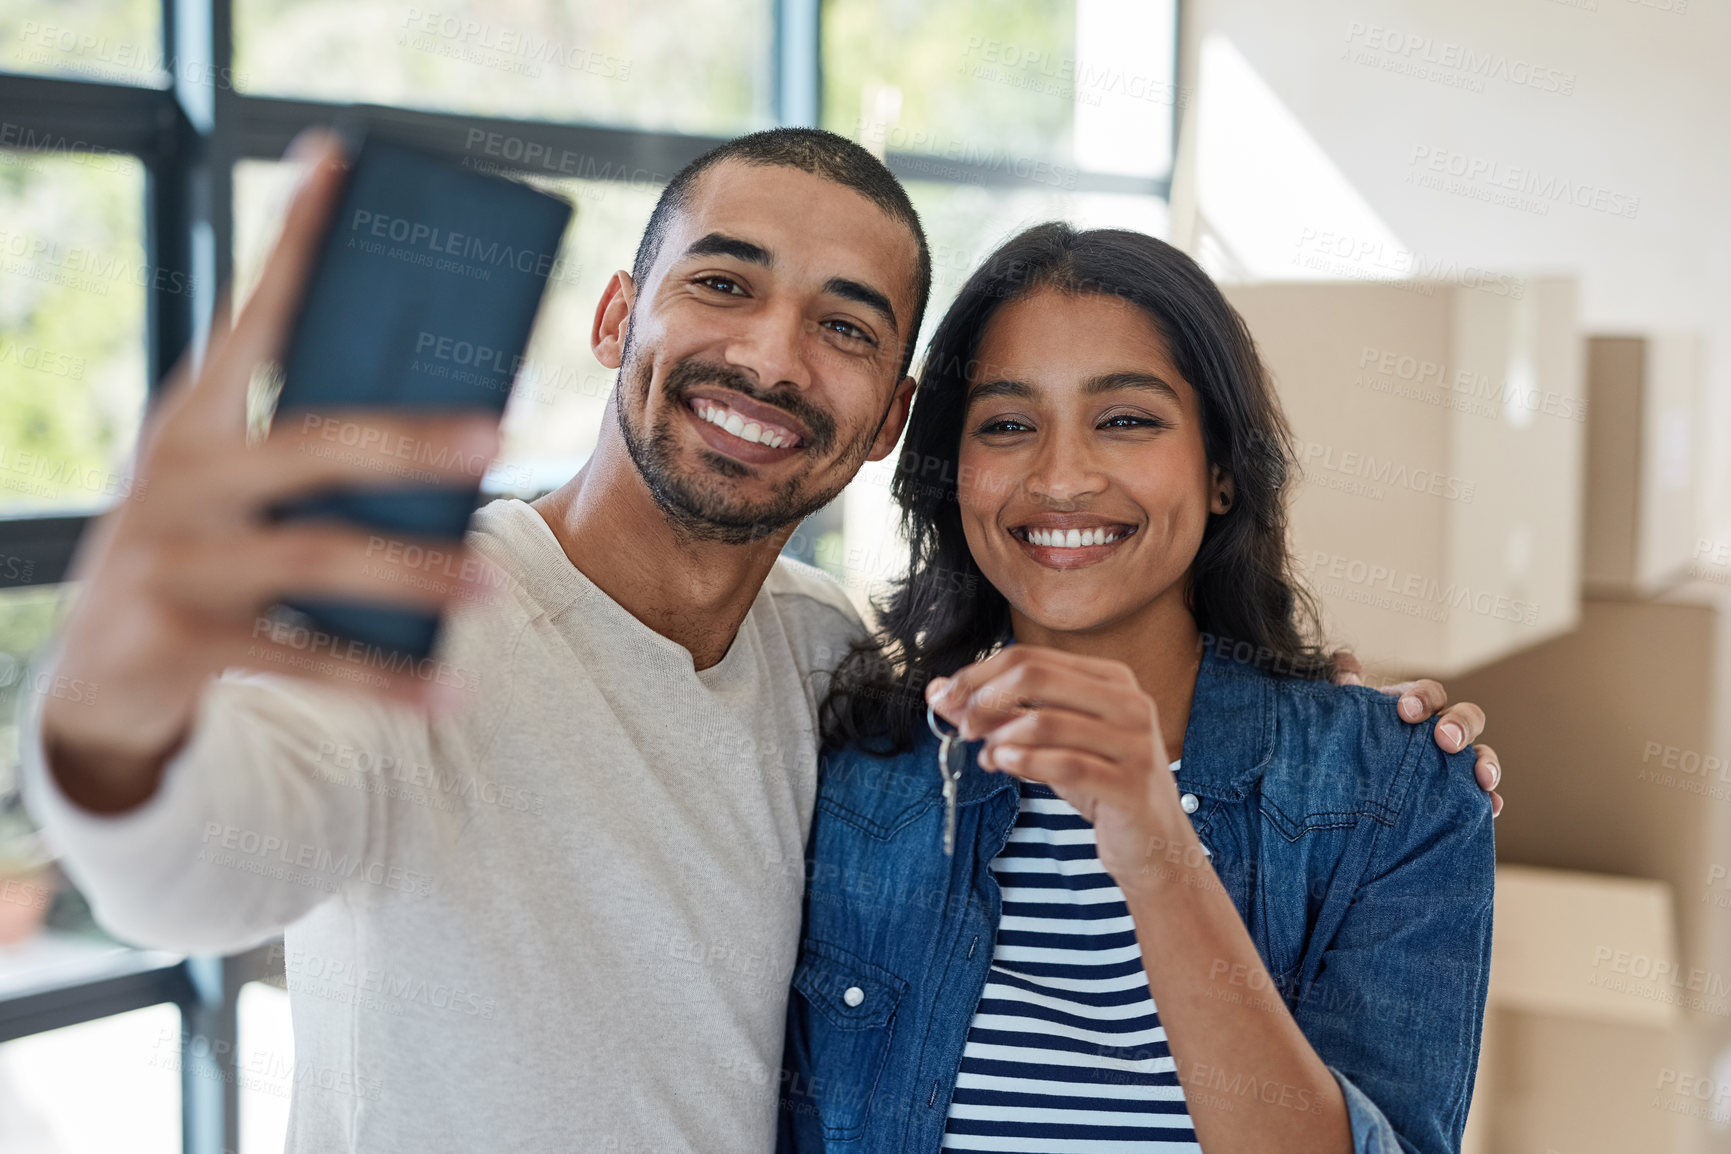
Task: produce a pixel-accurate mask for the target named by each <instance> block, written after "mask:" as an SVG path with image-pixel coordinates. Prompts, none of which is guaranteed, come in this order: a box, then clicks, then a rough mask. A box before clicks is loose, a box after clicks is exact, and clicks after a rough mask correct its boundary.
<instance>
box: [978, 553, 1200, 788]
mask: <svg viewBox="0 0 1731 1154" xmlns="http://www.w3.org/2000/svg"><path fill="white" fill-rule="evenodd" d="M1184 600H1185V599H1184V592H1183V589H1182V587H1181V586H1175V587H1174V588H1173V589H1171V590H1168V592H1167V593H1166V594H1165V595H1164V596H1161V597H1159V598H1157V599H1155V600H1154V601H1153V602H1151V603H1149V604H1148V605H1147V606H1145V607H1144V608H1143V609H1142V610H1140V611H1139V612H1137V613H1136V614H1134V615H1133V616H1131V617H1127V618H1120V619H1119V620H1117V621H1113V622H1109V623H1107V624H1104V625H1100V626H1097V627H1095V628H1092V629H1086V630H1078V631H1064V630H1056V629H1048V628H1046V627H1045V626H1043V625H1040V624H1039V623H1037V622H1035V621H1033V620H1032V619H1030V618H1028V617H1025V616H1023V615H1022V614H1021V613H1019V612H1017V611H1016V609H1015V608H1014V607H1013V606H1012V607H1011V609H1010V622H1011V627H1012V629H1013V630H1014V633H1015V638H1016V640H1017V641H1018V642H1021V643H1023V644H1026V645H1049V646H1051V647H1052V648H1053V649H1062V650H1064V651H1065V652H1066V653H1078V654H1082V655H1084V656H1087V657H1102V658H1106V659H1108V660H1112V661H1122V662H1123V663H1124V664H1125V665H1128V666H1129V667H1130V671H1131V672H1132V673H1134V674H1135V675H1136V682H1137V684H1138V685H1140V686H1141V687H1142V692H1144V693H1146V694H1147V695H1148V696H1150V697H1152V698H1153V699H1154V704H1155V706H1156V707H1157V708H1158V709H1159V711H1160V734H1161V736H1162V737H1163V738H1164V739H1165V741H1166V754H1167V756H1168V757H1170V758H1172V759H1174V760H1176V759H1177V758H1178V757H1179V756H1180V754H1181V753H1182V752H1183V749H1184V729H1185V726H1186V725H1188V724H1189V722H1190V701H1191V698H1192V697H1193V696H1194V695H1195V692H1196V672H1197V670H1198V668H1200V666H1201V663H1202V633H1201V631H1200V630H1199V629H1197V627H1196V619H1195V618H1194V617H1192V616H1191V615H1190V610H1189V608H1188V607H1187V606H1186V605H1185V603H1184Z"/></svg>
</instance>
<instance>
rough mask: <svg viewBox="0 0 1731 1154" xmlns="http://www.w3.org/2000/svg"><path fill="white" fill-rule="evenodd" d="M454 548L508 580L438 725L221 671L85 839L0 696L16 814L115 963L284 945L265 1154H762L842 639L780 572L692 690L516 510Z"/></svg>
mask: <svg viewBox="0 0 1731 1154" xmlns="http://www.w3.org/2000/svg"><path fill="white" fill-rule="evenodd" d="M471 539H472V541H473V542H474V544H475V545H476V546H477V548H478V550H479V551H480V552H481V553H482V555H483V556H485V557H487V558H488V559H490V560H491V561H492V562H494V563H496V564H497V565H498V566H499V567H500V569H501V570H502V572H503V573H505V574H509V575H511V576H512V577H513V578H514V579H515V580H514V581H513V582H511V584H510V589H509V592H507V593H505V594H504V595H502V596H501V597H499V598H498V600H497V601H496V602H495V603H493V604H491V605H488V606H485V607H481V608H476V609H472V610H468V611H465V612H463V613H460V614H457V615H456V616H455V617H454V619H453V621H452V623H451V626H450V628H449V630H448V633H447V636H446V638H445V642H444V645H443V646H442V648H441V651H440V653H441V659H442V660H443V661H444V662H446V665H445V667H444V668H442V669H441V670H440V676H441V678H442V679H444V680H447V681H450V682H452V683H473V684H475V685H476V687H477V690H478V702H477V704H476V705H475V706H474V707H473V708H471V709H469V710H468V711H467V712H465V713H463V714H462V715H460V716H457V717H454V718H452V719H449V720H440V721H436V722H433V723H431V724H429V723H427V722H426V721H424V720H421V719H420V718H419V716H418V715H417V714H415V713H412V712H410V711H408V710H405V709H402V708H400V707H396V706H391V705H386V704H381V703H378V702H376V701H373V700H371V699H370V698H368V697H366V696H364V695H361V694H358V693H347V692H343V691H340V690H338V691H333V690H330V689H325V688H313V687H309V686H308V685H306V684H305V683H302V682H298V681H293V680H290V679H285V678H280V677H274V676H259V675H244V676H243V675H236V674H230V675H228V676H225V677H224V678H223V679H222V680H220V681H217V682H215V683H213V685H212V686H211V688H210V689H209V691H208V692H207V693H206V694H205V697H204V699H203V701H202V702H201V705H200V709H199V715H198V719H197V723H196V726H195V729H194V732H193V735H192V737H191V740H190V741H189V743H188V745H187V746H186V748H185V749H184V750H183V751H182V752H181V753H180V754H178V755H177V756H176V758H175V759H174V760H173V761H172V762H171V763H170V765H169V767H168V771H167V774H166V776H165V779H164V783H163V786H162V788H161V789H160V790H159V792H158V793H157V794H156V795H155V796H154V797H153V798H152V799H151V800H150V801H149V802H147V803H146V804H145V805H144V806H142V807H141V808H139V809H138V810H135V811H133V812H130V813H128V814H125V815H123V816H121V817H118V818H104V817H98V816H95V815H91V814H89V813H87V812H84V811H82V810H80V809H78V808H77V807H76V806H74V805H73V804H72V803H70V802H69V801H68V800H67V799H66V798H65V797H64V795H63V794H61V793H60V792H59V791H58V789H57V788H56V786H55V785H54V783H53V781H52V778H51V777H50V776H49V775H48V774H47V773H46V771H45V769H44V766H43V764H42V754H41V738H40V723H39V717H40V699H39V698H31V699H29V700H27V701H26V703H25V708H24V718H23V722H24V726H23V739H24V741H23V744H24V751H25V754H24V766H23V774H24V786H25V790H26V800H27V802H28V804H29V806H30V808H31V809H32V811H33V813H34V814H35V815H36V818H37V820H38V821H40V822H41V823H42V826H43V828H44V832H45V834H46V835H47V837H48V838H49V840H50V842H51V844H52V845H54V846H55V847H56V848H57V849H58V851H59V852H60V853H61V854H63V855H64V864H65V866H66V868H67V870H68V872H69V873H70V874H71V876H72V877H73V878H74V879H75V880H76V881H77V883H78V884H79V886H80V887H81V888H82V889H83V890H84V892H85V893H86V894H87V895H88V896H89V898H90V900H91V902H92V905H93V907H94V909H95V911H96V914H97V917H98V918H99V919H100V920H101V922H102V923H103V924H104V925H105V926H107V927H108V928H109V929H110V930H111V931H113V932H114V933H116V934H117V935H120V936H121V937H124V938H127V939H130V940H132V941H136V942H138V943H140V944H145V945H152V946H157V947H163V948H169V949H176V950H183V951H189V952H193V951H197V952H217V951H227V950H234V949H239V948H242V947H246V946H250V945H254V944H257V943H259V942H261V941H265V940H268V939H270V938H271V937H273V936H274V935H275V934H277V933H278V932H279V931H282V930H283V928H284V927H287V932H286V935H285V943H286V946H285V953H284V962H285V965H286V969H287V973H288V981H289V991H290V1001H291V1005H292V1007H293V1016H294V1030H295V1046H296V1067H297V1068H296V1075H295V1088H294V1097H293V1107H292V1113H291V1120H290V1126H289V1149H290V1150H291V1151H299V1152H305V1154H315V1152H316V1154H328V1152H331V1151H344V1150H346V1151H405V1152H415V1154H420V1152H422V1151H428V1150H464V1151H480V1150H485V1151H519V1150H521V1151H542V1150H547V1151H552V1150H559V1151H566V1150H573V1151H591V1150H593V1151H620V1152H625V1151H682V1150H691V1151H699V1150H701V1151H706V1152H708V1151H741V1152H750V1154H763V1152H765V1151H768V1150H769V1149H771V1147H772V1145H773V1135H774V1128H775V1117H776V1101H775V1090H776V1074H777V1069H778V1064H779V1058H780V1053H781V1041H782V1030H783V1014H784V1011H785V1006H786V999H787V982H788V978H789V976H790V974H791V972H792V969H793V963H794V956H795V952H796V950H797V947H798V940H797V939H798V933H799V926H800V897H801V887H802V880H803V876H802V860H803V847H804V843H805V834H806V831H807V828H808V825H809V823H810V820H811V811H812V804H813V797H814V793H815V775H816V748H815V734H814V730H815V726H814V716H815V713H814V710H815V704H816V695H817V693H818V692H819V691H820V690H821V683H822V681H823V678H822V676H821V674H822V673H823V672H825V671H827V670H828V669H830V668H832V667H833V666H834V664H835V662H836V660H837V659H838V657H839V656H840V654H841V652H842V651H843V650H844V649H845V647H846V646H847V644H848V643H849V642H850V641H851V640H853V639H854V638H855V637H857V636H858V635H859V634H860V631H861V626H860V622H859V619H858V617H857V615H856V614H855V613H854V611H853V609H852V608H851V607H850V605H849V603H848V601H847V599H846V597H845V596H844V595H843V594H842V592H841V590H840V588H839V587H838V586H837V585H836V584H835V583H834V582H832V581H830V580H829V579H828V578H827V577H825V576H823V575H822V574H820V573H818V572H817V571H816V570H813V569H810V568H808V567H806V566H802V565H799V564H797V563H794V562H790V561H786V560H783V561H781V562H778V563H777V565H776V567H775V569H774V570H773V571H772V573H771V574H770V577H769V579H768V581H767V582H766V583H765V585H764V588H763V590H762V592H761V593H760V594H759V596H758V598H757V600H756V602H755V603H754V604H753V606H752V608H751V612H750V614H749V615H748V616H747V617H746V619H745V622H744V624H743V625H742V626H741V627H740V630H739V634H738V636H737V638H736V639H735V641H734V643H733V646H732V648H731V649H730V650H729V651H728V653H727V656H726V657H725V658H724V659H723V660H722V662H721V663H720V664H719V665H717V666H715V667H714V668H711V669H707V670H704V671H702V672H701V673H699V672H696V671H694V669H693V667H692V662H691V657H690V654H689V653H688V652H687V651H686V650H684V649H682V648H681V647H679V646H678V645H675V644H674V643H673V642H671V641H669V640H667V639H666V638H664V637H662V636H661V635H659V634H657V633H655V632H653V631H652V630H650V629H649V628H647V627H646V626H644V625H643V624H642V623H641V622H639V621H637V620H636V619H635V618H633V617H632V616H631V615H630V614H629V613H627V612H626V611H625V610H624V609H623V608H621V607H620V606H619V605H618V603H616V602H614V601H613V600H612V599H611V598H609V597H607V596H606V595H605V594H604V593H602V592H601V591H600V590H599V589H597V588H596V587H595V585H594V584H593V583H591V582H590V581H589V580H588V579H587V578H586V577H584V576H583V574H582V573H581V572H579V571H578V570H577V569H576V568H575V567H574V566H572V565H571V563H570V561H569V560H568V559H567V558H566V557H565V555H564V553H563V551H562V550H561V549H560V547H559V544H558V542H557V540H556V539H555V538H554V536H553V534H552V532H551V531H550V530H549V529H548V527H547V525H546V524H545V522H543V521H542V519H541V517H540V516H539V514H537V513H536V512H535V511H534V510H533V509H531V508H530V507H529V506H527V505H525V504H523V503H521V502H517V501H496V502H494V503H493V504H491V505H489V506H487V507H486V508H485V509H483V510H481V511H480V512H479V513H478V514H477V515H476V518H475V523H474V528H473V531H472V534H471ZM46 661H47V663H48V664H51V663H52V654H51V653H50V654H49V655H47V658H46ZM813 674H819V676H817V677H813V676H812V675H813ZM33 684H35V685H38V686H41V687H48V686H50V685H52V678H51V677H37V678H33ZM99 700H100V698H98V701H99Z"/></svg>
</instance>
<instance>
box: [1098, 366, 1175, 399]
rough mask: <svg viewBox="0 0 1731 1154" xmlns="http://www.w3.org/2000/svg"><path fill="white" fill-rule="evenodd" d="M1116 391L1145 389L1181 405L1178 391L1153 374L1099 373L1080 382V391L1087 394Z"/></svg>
mask: <svg viewBox="0 0 1731 1154" xmlns="http://www.w3.org/2000/svg"><path fill="white" fill-rule="evenodd" d="M1118 389H1147V390H1149V391H1150V392H1155V393H1164V394H1165V395H1166V396H1168V397H1170V398H1172V400H1173V401H1174V402H1177V403H1180V404H1182V403H1183V402H1182V399H1181V398H1180V397H1179V396H1178V390H1177V389H1175V388H1173V387H1172V386H1171V385H1169V384H1167V383H1166V382H1165V380H1163V379H1162V378H1160V377H1157V376H1155V375H1154V374H1153V373H1136V372H1120V373H1101V374H1100V375H1099V376H1097V377H1089V378H1088V379H1087V380H1086V381H1084V382H1082V391H1083V392H1086V393H1089V394H1093V393H1110V392H1115V391H1117V390H1118Z"/></svg>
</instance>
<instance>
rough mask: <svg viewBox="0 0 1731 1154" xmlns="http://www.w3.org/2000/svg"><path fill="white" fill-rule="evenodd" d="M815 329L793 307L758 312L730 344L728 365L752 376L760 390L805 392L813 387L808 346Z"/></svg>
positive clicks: (768, 308) (749, 319)
mask: <svg viewBox="0 0 1731 1154" xmlns="http://www.w3.org/2000/svg"><path fill="white" fill-rule="evenodd" d="M812 327H813V326H811V325H809V324H808V323H807V321H806V319H805V314H804V313H803V312H801V311H800V310H799V309H798V308H796V307H794V306H793V305H792V304H791V303H790V304H788V305H780V306H778V305H767V306H765V307H763V308H760V309H756V310H754V311H753V312H752V313H751V314H750V315H749V316H747V317H746V318H744V321H743V323H742V326H741V328H740V330H739V332H737V333H736V334H735V335H734V337H733V339H732V340H730V341H729V342H728V344H727V350H726V353H725V356H726V359H727V363H728V364H730V365H733V366H734V367H736V368H740V369H744V370H745V371H746V372H748V373H750V374H751V375H752V376H753V377H754V378H755V379H756V382H757V385H758V387H759V388H762V389H773V388H777V387H779V386H782V385H792V386H793V387H794V388H796V389H800V390H802V391H803V390H805V389H806V388H808V387H809V386H810V385H811V369H810V366H809V365H808V364H807V362H806V342H807V339H808V336H809V334H808V329H810V328H812Z"/></svg>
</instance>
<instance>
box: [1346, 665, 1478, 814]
mask: <svg viewBox="0 0 1731 1154" xmlns="http://www.w3.org/2000/svg"><path fill="white" fill-rule="evenodd" d="M1334 683H1335V684H1336V685H1363V684H1364V667H1363V666H1361V665H1360V664H1359V663H1358V658H1357V657H1354V656H1353V655H1352V654H1351V653H1349V652H1348V651H1346V650H1344V649H1341V650H1337V651H1336V652H1335V654H1334ZM1379 692H1382V693H1386V694H1388V695H1389V696H1390V697H1397V698H1399V699H1400V700H1399V701H1398V702H1397V703H1396V705H1395V708H1396V710H1397V711H1398V712H1399V713H1400V716H1401V720H1403V721H1406V722H1410V723H1414V724H1416V723H1418V722H1420V721H1423V720H1425V719H1426V718H1428V717H1431V716H1434V715H1435V714H1437V713H1438V712H1441V713H1442V716H1441V717H1439V718H1438V719H1437V723H1436V729H1435V730H1434V731H1433V733H1432V737H1433V738H1434V739H1435V740H1436V743H1437V745H1438V746H1439V747H1440V748H1441V749H1442V751H1443V752H1444V753H1459V752H1460V751H1461V750H1463V749H1465V748H1466V747H1467V744H1468V743H1469V742H1471V741H1472V740H1473V738H1475V737H1477V736H1478V735H1479V734H1481V733H1483V732H1484V731H1485V711H1484V710H1482V709H1480V708H1479V707H1478V706H1476V705H1474V704H1473V703H1472V702H1470V701H1463V702H1461V703H1460V704H1459V705H1449V704H1448V699H1449V695H1448V691H1447V690H1445V689H1444V688H1443V687H1442V685H1441V684H1440V683H1439V682H1435V681H1431V680H1429V679H1428V678H1427V679H1421V680H1419V681H1402V682H1400V683H1399V684H1398V685H1384V686H1380V687H1379ZM1445 705H1446V706H1448V708H1447V709H1446V710H1445V709H1444V708H1443V707H1444V706H1445ZM1473 752H1474V753H1475V754H1477V755H1478V761H1477V762H1476V763H1475V764H1474V766H1473V777H1474V779H1475V780H1477V781H1478V783H1479V788H1480V789H1482V790H1484V791H1485V792H1486V793H1488V794H1490V795H1491V816H1492V817H1493V818H1494V817H1496V816H1497V815H1498V814H1500V813H1502V812H1503V798H1502V795H1501V794H1499V793H1498V792H1497V784H1498V783H1499V782H1501V781H1502V779H1503V766H1502V763H1501V762H1500V761H1498V760H1497V751H1496V750H1494V749H1492V748H1491V747H1490V746H1488V745H1486V744H1484V743H1483V742H1482V741H1481V742H1479V743H1478V744H1477V745H1474V746H1473Z"/></svg>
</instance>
